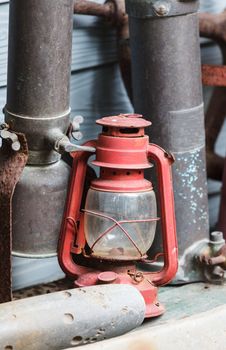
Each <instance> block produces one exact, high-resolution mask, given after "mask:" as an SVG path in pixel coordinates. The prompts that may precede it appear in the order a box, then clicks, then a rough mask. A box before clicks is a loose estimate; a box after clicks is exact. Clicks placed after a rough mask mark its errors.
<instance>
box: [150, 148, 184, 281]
mask: <svg viewBox="0 0 226 350" xmlns="http://www.w3.org/2000/svg"><path fill="white" fill-rule="evenodd" d="M148 158H150V160H154V161H155V163H156V166H157V175H158V190H159V195H160V206H161V222H162V240H163V250H164V267H163V268H162V270H160V271H158V272H151V273H147V275H148V276H149V277H150V279H151V281H152V282H153V283H154V284H156V285H164V284H167V283H168V282H170V281H171V280H172V279H173V277H174V276H175V274H176V272H177V268H178V248H177V237H176V220H175V210H174V195H173V184H172V174H171V165H172V163H173V162H174V157H173V155H172V154H170V153H167V152H166V151H165V150H164V149H162V148H161V147H159V146H158V145H155V144H149V146H148Z"/></svg>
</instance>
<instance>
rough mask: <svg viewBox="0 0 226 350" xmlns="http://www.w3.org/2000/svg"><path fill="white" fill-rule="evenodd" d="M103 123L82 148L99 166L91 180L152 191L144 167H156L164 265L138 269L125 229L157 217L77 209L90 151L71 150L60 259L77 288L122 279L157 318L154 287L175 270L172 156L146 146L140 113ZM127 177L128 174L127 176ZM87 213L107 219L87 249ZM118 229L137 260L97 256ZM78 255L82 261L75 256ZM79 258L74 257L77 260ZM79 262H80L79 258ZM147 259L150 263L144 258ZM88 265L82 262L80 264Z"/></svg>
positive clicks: (106, 186)
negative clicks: (116, 215)
mask: <svg viewBox="0 0 226 350" xmlns="http://www.w3.org/2000/svg"><path fill="white" fill-rule="evenodd" d="M97 124H99V125H101V126H102V127H103V131H102V133H101V134H100V135H99V138H98V140H94V141H88V142H87V143H85V146H92V147H95V148H96V159H95V160H94V161H93V162H92V163H93V164H94V165H96V166H98V167H100V168H101V170H100V177H99V178H98V179H95V180H93V181H92V183H91V188H92V189H95V190H97V191H106V192H118V193H131V192H132V193H134V192H142V191H151V190H152V184H151V182H150V181H148V180H146V179H145V178H144V169H147V168H150V167H151V166H152V165H151V164H150V163H149V160H154V161H155V163H156V166H157V175H158V187H159V195H160V205H161V221H162V222H161V223H162V239H163V252H161V253H159V254H158V256H157V257H156V259H157V258H158V257H159V256H163V257H164V266H163V268H162V269H161V270H160V271H157V272H144V271H138V270H137V268H136V265H135V264H136V262H137V261H135V260H138V261H142V262H144V261H146V257H147V256H146V255H143V254H142V252H140V250H139V247H138V246H137V244H136V243H135V242H134V241H133V239H132V238H131V236H130V233H129V232H128V231H127V230H126V229H125V228H124V227H123V224H125V223H135V222H140V221H142V222H144V221H145V222H147V221H157V220H159V218H150V219H144V220H136V219H134V220H123V221H117V220H115V219H114V218H112V217H110V216H108V215H107V214H106V215H105V214H103V213H99V212H96V211H89V210H86V209H84V210H82V211H81V210H80V207H81V199H82V195H83V187H84V181H85V177H86V168H87V162H88V159H89V158H90V156H91V155H92V153H90V152H86V151H81V152H73V153H71V156H72V157H73V168H72V175H71V183H70V187H69V191H68V198H67V203H66V208H65V213H64V218H63V222H62V228H61V234H60V239H59V249H58V259H59V263H60V265H61V268H62V269H63V271H64V272H65V273H66V274H67V275H68V276H70V277H72V278H74V279H75V285H76V286H77V287H84V286H90V285H95V284H103V283H118V284H121V283H125V284H130V285H133V286H134V287H135V288H137V289H138V290H139V291H140V293H141V294H142V296H143V297H144V300H145V303H146V306H147V308H146V317H155V316H158V315H161V314H162V313H163V312H164V306H163V305H161V304H160V303H159V302H158V300H157V286H161V285H165V284H167V283H168V282H170V281H171V280H172V279H173V277H174V276H175V274H176V272H177V266H178V261H177V257H178V255H177V251H178V249H177V239H176V224H175V213H174V198H173V187H172V178H171V165H172V163H173V157H172V155H171V154H169V153H167V152H166V151H164V150H163V149H162V148H161V147H159V146H157V145H155V144H149V137H148V136H147V135H145V133H144V128H145V127H147V126H149V125H151V122H149V121H146V120H145V119H143V118H142V116H141V115H137V114H132V115H131V114H121V115H119V116H112V117H105V118H102V119H100V120H97ZM128 175H129V176H128ZM85 213H87V214H89V215H93V216H98V217H102V218H104V219H107V220H109V222H110V225H109V228H108V229H107V230H105V231H104V232H100V235H99V237H98V239H97V240H96V241H95V242H94V244H93V245H92V246H91V247H90V248H89V249H88V251H89V252H87V241H86V237H85V232H84V215H85ZM115 227H117V228H119V229H120V230H121V231H122V232H123V233H124V235H125V236H126V237H127V239H128V240H130V242H131V243H132V245H133V246H134V247H135V248H136V249H137V252H138V253H139V255H140V258H139V259H131V260H130V261H125V260H124V261H120V260H118V261H117V260H114V259H107V260H106V259H105V258H103V257H101V256H99V257H98V256H95V254H93V250H94V247H95V245H96V244H97V243H98V242H99V241H100V240H101V239H103V237H106V235H108V234H109V233H110V232H112V230H113V229H114V228H115ZM76 256H77V258H78V257H80V258H81V257H82V260H81V259H76ZM76 260H77V261H76ZM78 260H79V262H78ZM148 263H150V261H148ZM84 265H86V266H84Z"/></svg>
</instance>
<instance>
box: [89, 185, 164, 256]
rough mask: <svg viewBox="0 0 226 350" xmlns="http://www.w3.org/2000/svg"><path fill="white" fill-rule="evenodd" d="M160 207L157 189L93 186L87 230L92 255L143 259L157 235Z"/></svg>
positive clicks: (90, 194) (90, 192)
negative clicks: (125, 190)
mask: <svg viewBox="0 0 226 350" xmlns="http://www.w3.org/2000/svg"><path fill="white" fill-rule="evenodd" d="M156 207H157V206H156V198H155V193H154V191H153V190H150V191H144V192H134V193H133V192H130V193H118V192H104V191H99V190H95V189H92V188H91V189H89V191H88V195H87V199H86V205H85V215H84V231H85V236H86V241H87V243H88V245H89V247H90V248H91V249H92V256H93V257H98V258H101V259H107V260H119V261H120V260H124V261H125V260H127V261H129V260H139V259H141V258H142V257H143V256H145V255H146V252H147V251H148V250H149V248H150V247H151V245H152V243H153V240H154V237H155V230H156V220H155V219H156V215H157V208H156ZM91 212H92V213H91ZM93 212H94V213H95V214H93ZM150 218H153V221H150V220H149V219H150ZM146 220H147V221H146ZM116 221H117V222H119V223H120V226H118V225H116V224H115V223H116ZM111 227H112V229H110V228H111ZM107 231H108V232H107ZM125 231H126V233H127V234H128V235H129V237H128V236H127V234H126V233H125ZM105 232H107V233H106V234H105V235H103V237H102V238H100V237H101V235H102V234H103V233H105ZM99 238H100V239H99Z"/></svg>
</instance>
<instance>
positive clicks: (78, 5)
mask: <svg viewBox="0 0 226 350" xmlns="http://www.w3.org/2000/svg"><path fill="white" fill-rule="evenodd" d="M74 13H76V14H78V15H91V16H100V17H104V18H106V19H111V18H112V17H113V16H114V15H115V6H114V4H113V1H109V2H107V3H105V4H98V3H96V2H93V1H87V0H77V1H75V2H74Z"/></svg>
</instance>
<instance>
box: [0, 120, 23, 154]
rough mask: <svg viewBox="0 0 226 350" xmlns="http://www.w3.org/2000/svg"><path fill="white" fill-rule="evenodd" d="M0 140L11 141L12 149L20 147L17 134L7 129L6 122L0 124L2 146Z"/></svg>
mask: <svg viewBox="0 0 226 350" xmlns="http://www.w3.org/2000/svg"><path fill="white" fill-rule="evenodd" d="M2 140H9V141H11V148H12V150H13V151H19V150H20V148H21V145H20V142H19V140H18V136H17V135H16V134H15V133H14V132H12V131H9V125H8V124H6V123H3V124H1V125H0V148H1V147H2Z"/></svg>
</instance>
